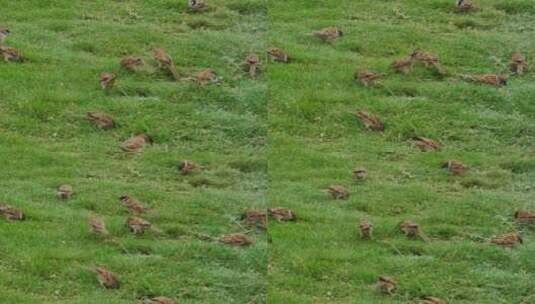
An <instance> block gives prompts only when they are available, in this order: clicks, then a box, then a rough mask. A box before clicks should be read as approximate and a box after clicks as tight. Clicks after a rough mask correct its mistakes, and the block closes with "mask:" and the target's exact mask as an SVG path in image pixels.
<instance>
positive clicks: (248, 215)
mask: <svg viewBox="0 0 535 304" xmlns="http://www.w3.org/2000/svg"><path fill="white" fill-rule="evenodd" d="M242 220H244V221H245V223H246V224H247V225H248V226H256V227H260V228H262V229H265V228H267V213H266V211H265V210H247V211H245V212H244V213H243V214H242Z"/></svg>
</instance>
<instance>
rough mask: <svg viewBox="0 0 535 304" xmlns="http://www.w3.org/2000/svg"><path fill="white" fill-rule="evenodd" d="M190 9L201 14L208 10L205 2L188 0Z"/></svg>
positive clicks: (202, 0)
mask: <svg viewBox="0 0 535 304" xmlns="http://www.w3.org/2000/svg"><path fill="white" fill-rule="evenodd" d="M188 8H189V9H190V10H192V11H194V12H199V11H202V10H204V9H206V3H205V1H204V0H188Z"/></svg>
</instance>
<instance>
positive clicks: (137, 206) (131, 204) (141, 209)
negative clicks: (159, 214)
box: [119, 195, 149, 214]
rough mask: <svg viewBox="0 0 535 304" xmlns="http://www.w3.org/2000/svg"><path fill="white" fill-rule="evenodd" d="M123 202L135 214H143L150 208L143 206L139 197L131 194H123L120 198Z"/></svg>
mask: <svg viewBox="0 0 535 304" xmlns="http://www.w3.org/2000/svg"><path fill="white" fill-rule="evenodd" d="M119 200H120V201H121V203H122V204H123V205H124V206H125V207H126V208H128V210H130V211H131V212H132V213H135V214H142V213H145V212H147V211H148V210H149V208H147V207H145V206H143V204H141V202H140V201H138V200H137V199H135V198H133V197H131V196H129V195H123V196H121V197H120V198H119Z"/></svg>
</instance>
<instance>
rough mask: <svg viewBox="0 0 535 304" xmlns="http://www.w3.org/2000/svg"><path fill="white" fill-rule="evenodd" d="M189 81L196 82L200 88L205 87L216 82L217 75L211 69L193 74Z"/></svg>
mask: <svg viewBox="0 0 535 304" xmlns="http://www.w3.org/2000/svg"><path fill="white" fill-rule="evenodd" d="M189 79H190V80H193V81H195V82H197V83H198V84H199V85H200V86H205V85H207V84H210V83H215V82H217V81H218V78H217V75H216V74H215V72H214V70H212V69H205V70H202V71H200V72H198V73H196V74H194V75H193V76H192V77H190V78H189Z"/></svg>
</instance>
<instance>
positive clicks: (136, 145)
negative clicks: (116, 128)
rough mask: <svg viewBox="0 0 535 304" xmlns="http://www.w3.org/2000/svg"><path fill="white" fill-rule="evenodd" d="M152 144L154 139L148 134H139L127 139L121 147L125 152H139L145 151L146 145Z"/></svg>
mask: <svg viewBox="0 0 535 304" xmlns="http://www.w3.org/2000/svg"><path fill="white" fill-rule="evenodd" d="M147 144H152V139H151V138H150V136H148V135H146V134H139V135H136V136H134V137H132V138H130V139H127V140H126V141H125V142H124V143H123V144H122V145H121V149H122V150H123V151H124V152H129V153H139V152H142V151H143V148H145V145H147Z"/></svg>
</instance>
